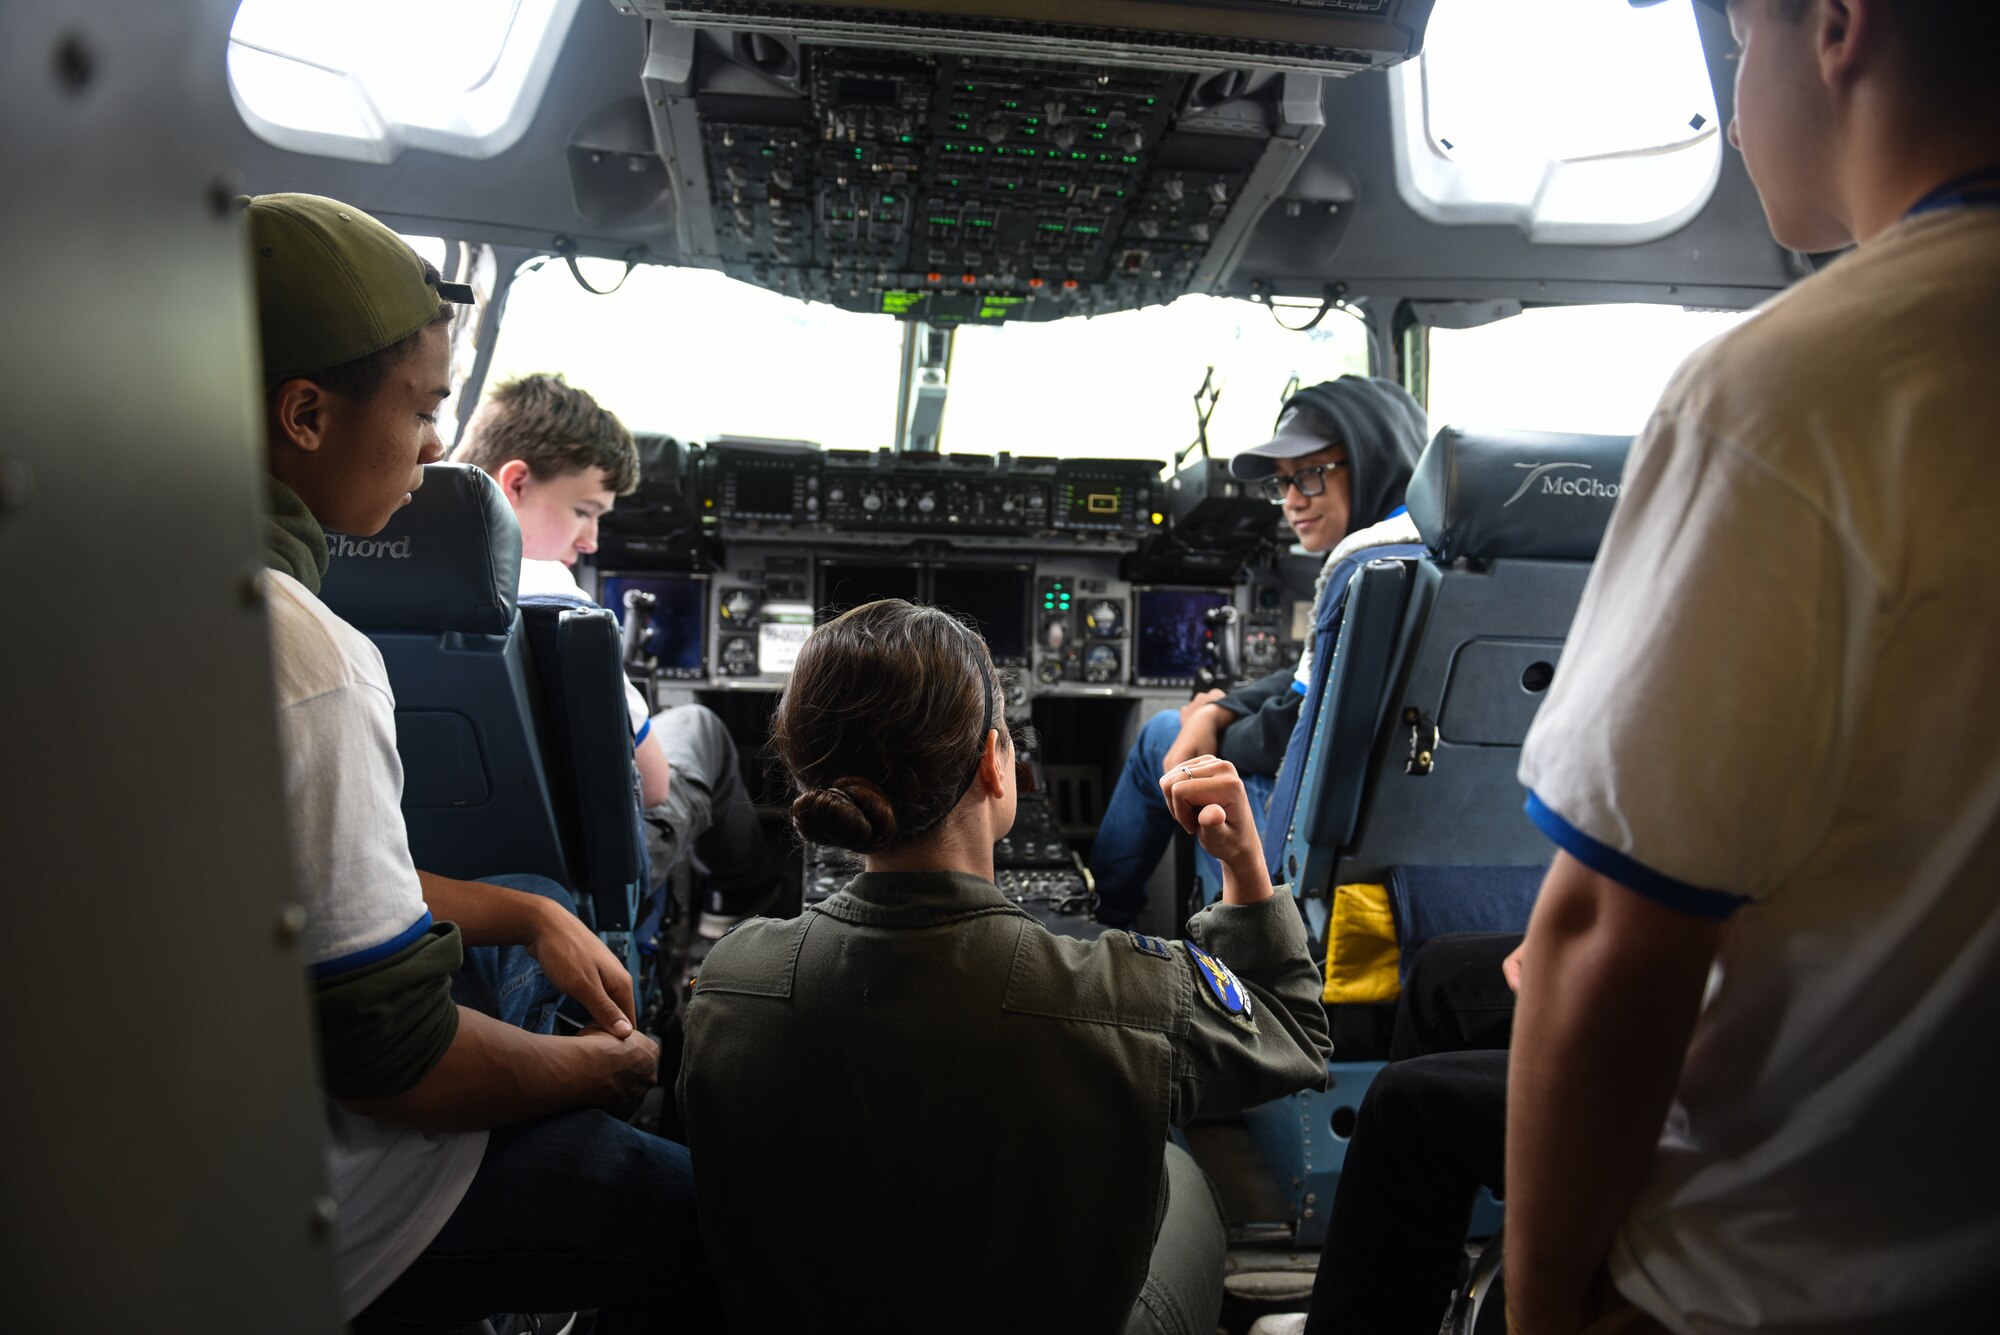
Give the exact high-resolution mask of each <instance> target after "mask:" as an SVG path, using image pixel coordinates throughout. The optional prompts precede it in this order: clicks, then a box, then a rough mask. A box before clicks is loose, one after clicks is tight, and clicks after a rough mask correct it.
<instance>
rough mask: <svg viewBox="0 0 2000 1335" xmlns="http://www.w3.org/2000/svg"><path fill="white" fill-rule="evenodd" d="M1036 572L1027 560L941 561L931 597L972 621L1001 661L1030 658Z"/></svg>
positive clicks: (1014, 663)
mask: <svg viewBox="0 0 2000 1335" xmlns="http://www.w3.org/2000/svg"><path fill="white" fill-rule="evenodd" d="M1033 584H1034V572H1033V571H1032V570H1031V569H1029V568H1028V567H1026V566H1022V567H1019V568H1016V567H1011V566H939V567H937V568H936V569H935V570H933V571H932V572H931V598H930V601H931V602H932V603H933V604H934V605H935V606H938V607H942V608H943V609H945V610H946V611H947V612H951V613H953V614H954V615H956V616H957V617H958V618H959V619H960V620H961V621H964V622H966V623H967V624H969V625H970V626H971V627H972V628H973V629H974V630H976V631H978V632H979V634H980V636H981V637H982V638H983V639H985V641H986V648H987V651H988V652H990V653H991V654H992V655H993V661H994V662H995V663H997V664H999V665H1000V666H1002V667H1025V666H1026V665H1027V662H1028V603H1029V601H1030V598H1031V596H1032V594H1033Z"/></svg>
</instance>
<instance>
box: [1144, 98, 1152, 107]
mask: <svg viewBox="0 0 2000 1335" xmlns="http://www.w3.org/2000/svg"><path fill="white" fill-rule="evenodd" d="M1146 105H1147V106H1149V107H1150V106H1152V105H1153V99H1152V98H1150V97H1149V98H1147V99H1146Z"/></svg>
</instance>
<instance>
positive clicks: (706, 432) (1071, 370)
mask: <svg viewBox="0 0 2000 1335" xmlns="http://www.w3.org/2000/svg"><path fill="white" fill-rule="evenodd" d="M622 269H623V266H622V265H618V264H612V263H609V262H605V261H588V260H586V261H583V273H584V276H585V277H586V278H588V279H589V280H590V282H591V284H592V285H593V286H595V287H600V288H604V287H610V286H611V285H612V284H613V283H615V282H617V280H618V277H619V275H620V273H621V271H622ZM1280 318H1283V319H1285V320H1287V321H1289V322H1291V323H1294V324H1303V323H1305V322H1306V320H1307V319H1309V318H1310V312H1306V313H1299V312H1276V313H1274V312H1273V311H1272V310H1271V309H1269V308H1267V307H1265V306H1262V305H1259V304H1257V303H1254V302H1250V301H1242V300H1234V299H1228V298H1222V297H1206V296H1189V297H1183V298H1181V299H1180V300H1179V301H1176V302H1174V303H1172V304H1171V305H1166V306H1153V307H1148V308H1146V309H1143V310H1137V311H1122V312H1118V313H1115V314H1110V315H1102V316H1098V317H1095V318H1093V319H1087V320H1086V319H1070V320H1059V321H1054V322H1051V323H1026V324H1011V325H998V326H989V327H983V328H982V327H967V328H961V329H960V330H959V331H958V334H957V338H956V341H955V345H954V348H953V352H952V359H951V365H950V368H949V380H948V383H949V385H950V396H949V399H948V401H947V406H946V409H945V417H944V432H943V436H942V440H941V444H942V447H943V448H944V449H945V450H947V451H950V452H954V453H967V454H997V453H999V452H1001V451H1003V450H1005V451H1011V452H1012V453H1014V454H1046V455H1057V456H1080V455H1088V456H1091V457H1096V458H1105V457H1112V458H1143V459H1157V460H1161V461H1164V460H1166V459H1168V458H1170V457H1171V456H1172V455H1173V454H1174V453H1175V452H1176V451H1178V450H1180V449H1182V448H1184V447H1186V446H1187V445H1189V444H1190V443H1191V442H1192V441H1193V440H1194V439H1195V435H1196V430H1197V425H1196V416H1195V406H1194V396H1195V392H1196V391H1197V390H1198V389H1200V388H1201V386H1202V383H1203V380H1204V379H1205V378H1207V377H1208V375H1209V371H1210V368H1211V367H1213V371H1214V374H1213V379H1212V380H1211V381H1210V383H1211V385H1212V386H1219V387H1220V388H1221V391H1222V393H1221V397H1220V398H1219V399H1218V400H1217V402H1216V405H1215V410H1214V413H1213V415H1212V416H1211V417H1210V419H1209V423H1208V436H1209V445H1210V448H1211V449H1212V450H1213V451H1214V453H1216V454H1217V455H1225V454H1231V453H1234V452H1235V451H1237V450H1239V449H1242V448H1244V447H1245V446H1249V445H1255V444H1257V443H1258V442H1260V441H1263V440H1266V439H1269V437H1270V433H1271V426H1272V422H1273V420H1274V419H1275V418H1276V417H1277V414H1278V407H1279V404H1280V403H1281V402H1282V401H1283V399H1284V396H1285V393H1286V387H1287V385H1288V384H1290V383H1292V382H1293V381H1294V380H1296V381H1297V382H1298V383H1300V384H1307V385H1310V384H1313V383H1315V382H1317V381H1320V380H1328V379H1332V378H1333V377H1335V376H1340V375H1346V374H1349V373H1362V374H1365V373H1366V372H1367V371H1368V346H1367V337H1366V332H1365V330H1364V329H1363V327H1362V325H1361V322H1360V320H1359V319H1357V318H1356V317H1355V316H1353V315H1352V314H1348V313H1345V312H1341V311H1334V312H1331V313H1329V314H1328V315H1327V316H1326V317H1325V318H1324V319H1323V320H1322V321H1321V322H1320V323H1319V325H1318V326H1317V327H1315V328H1313V329H1311V330H1308V331H1305V332H1299V331H1298V330H1295V329H1288V328H1285V327H1284V326H1283V325H1281V324H1280V323H1279V320H1280ZM902 340H903V326H902V325H901V324H900V323H898V322H897V321H895V320H893V319H890V318H889V317H887V316H883V315H863V314H858V313H855V312H852V311H843V310H839V309H836V308H835V307H832V306H827V305H823V304H816V303H807V302H803V301H798V300H796V299H794V298H791V297H784V296H779V295H777V294H775V293H771V292H766V291H763V290H762V289H759V288H756V287H752V286H750V285H748V284H746V283H739V282H737V281H735V280H734V279H730V278H727V277H724V276H723V275H721V274H718V273H714V272H711V271H707V270H699V269H676V268H663V267H658V266H642V267H640V268H638V269H635V270H634V271H633V272H632V275H631V277H630V278H629V279H628V280H627V281H626V282H625V284H624V286H623V287H621V288H619V289H618V291H617V292H615V293H613V294H611V295H609V296H595V295H592V294H591V293H588V292H586V291H584V290H583V289H582V288H581V287H580V286H579V285H578V284H577V283H576V281H575V279H574V278H572V277H571V275H570V272H569V270H568V268H567V267H566V266H565V265H563V264H561V263H559V262H555V261H550V262H547V263H545V264H542V265H541V266H540V267H539V268H537V269H534V270H532V271H529V272H524V273H522V274H521V275H520V276H519V277H518V278H517V279H516V280H515V282H514V286H513V290H512V292H511V293H510V294H509V296H508V300H507V310H506V315H505V319H504V321H503V323H502V325H501V331H500V338H499V341H498V344H497V346H496V349H495V352H494V360H493V366H492V370H491V373H490V374H489V376H488V378H487V383H488V384H489V385H490V384H492V383H494V382H495V381H497V380H501V379H505V378H506V377H508V376H513V375H523V374H528V373H530V372H535V371H563V372H565V373H567V374H568V376H569V377H570V379H571V380H572V381H574V382H575V383H576V384H578V385H582V386H584V387H586V388H588V389H589V390H590V392H591V394H592V395H594V396H595V397H596V398H597V399H598V400H599V401H600V402H602V403H603V404H604V405H605V406H606V407H608V408H610V409H611V410H612V411H613V412H615V413H617V414H618V415H619V416H620V418H622V419H623V420H624V421H625V422H626V423H628V424H629V425H631V426H632V427H633V428H634V429H635V430H646V431H659V432H664V433H666V434H668V435H672V436H676V437H678V438H681V439H684V440H700V439H704V438H708V437H712V436H718V435H724V434H727V435H738V436H773V437H780V438H787V439H802V440H811V441H816V442H818V443H819V444H821V445H824V446H826V447H827V448H829V449H876V448H878V447H880V446H884V445H888V444H890V443H891V442H892V440H893V439H894V435H895V426H896V388H897V374H898V367H899V364H900V357H901V353H902Z"/></svg>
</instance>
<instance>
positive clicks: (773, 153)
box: [757, 148, 778, 158]
mask: <svg viewBox="0 0 2000 1335" xmlns="http://www.w3.org/2000/svg"><path fill="white" fill-rule="evenodd" d="M757 151H758V152H759V153H761V154H763V156H765V157H767V158H775V157H777V156H778V150H777V149H775V148H760V149H758V150H757Z"/></svg>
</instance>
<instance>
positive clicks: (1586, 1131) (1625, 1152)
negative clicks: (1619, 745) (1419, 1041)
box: [1506, 854, 1717, 1335]
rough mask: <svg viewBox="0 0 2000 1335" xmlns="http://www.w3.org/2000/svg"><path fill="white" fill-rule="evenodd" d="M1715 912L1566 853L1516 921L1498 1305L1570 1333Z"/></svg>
mask: <svg viewBox="0 0 2000 1335" xmlns="http://www.w3.org/2000/svg"><path fill="white" fill-rule="evenodd" d="M1716 930H1717V928H1716V924H1714V923H1708V922H1703V921H1701V920H1698V919H1692V918H1688V917H1685V916H1683V915H1680V914H1676V913H1673V912H1672V911H1671V910H1668V909H1665V908H1662V907H1660V906H1658V905H1656V904H1654V903H1652V902H1651V901H1649V900H1644V899H1641V898H1640V897H1639V896H1638V895H1636V894H1635V893H1634V892H1632V891H1630V890H1628V889H1626V888H1625V887H1623V886H1621V885H1619V884H1617V883H1616V882H1613V881H1610V880H1608V879H1606V878H1604V877H1601V876H1599V875H1597V874H1596V873H1595V872H1592V871H1590V870H1589V869H1588V868H1586V867H1584V866H1583V865H1582V864H1581V863H1578V862H1576V861H1575V860H1573V859H1571V858H1570V857H1569V856H1568V855H1567V854H1561V855H1558V857H1557V860H1556V864H1555V865H1554V866H1553V867H1551V868H1550V871H1549V876H1548V880H1547V881H1546V882H1545V883H1544V885H1543V888H1542V894H1541V898H1540V900H1539V902H1538V903H1537V904H1536V906H1535V912H1534V917H1533V920H1532V922H1531V924H1530V926H1529V929H1528V937H1527V941H1526V944H1525V947H1524V955H1523V962H1522V971H1521V987H1520V995H1521V1001H1520V1007H1519V1009H1518V1011H1517V1012H1516V1014H1515V1018H1514V1042H1513V1056H1512V1059H1511V1063H1510V1070H1509V1075H1508V1086H1509V1087H1508V1098H1507V1166H1506V1185H1507V1252H1506V1256H1507V1305H1508V1310H1509V1312H1510V1313H1512V1314H1513V1315H1514V1317H1515V1318H1516V1319H1517V1321H1518V1323H1519V1324H1518V1327H1517V1329H1518V1330H1520V1331H1522V1332H1526V1333H1527V1335H1570V1332H1573V1331H1575V1330H1577V1329H1580V1328H1581V1324H1582V1322H1583V1321H1584V1320H1585V1319H1586V1317H1587V1302H1588V1293H1589V1288H1590V1283H1591V1280H1592V1278H1593V1276H1594V1274H1595V1272H1596V1270H1597V1267H1598V1266H1599V1265H1600V1264H1601V1263H1602V1261H1603V1259H1604V1256H1605V1254H1606V1253H1607V1252H1608V1251H1609V1250H1610V1246H1611V1241H1612V1238H1613V1236H1614V1234H1615V1233H1616V1232H1617V1229H1618V1226H1619V1224H1620V1223H1621V1222H1622V1221H1623V1219H1624V1216H1625V1214H1626V1211H1627V1210H1629V1209H1630V1207H1631V1204H1632V1200H1633V1198H1634V1197H1635V1196H1636V1195H1637V1194H1638V1190H1639V1187H1640V1185H1641V1184H1642V1183H1643V1181H1644V1180H1645V1176H1646V1173H1647V1170H1648V1169H1649V1167H1650V1165H1651V1163H1652V1158H1653V1151H1654V1147H1655V1145H1656V1144H1657V1143H1658V1141H1659V1135H1660V1126H1661V1123H1662V1122H1663V1121H1664V1120H1665V1117H1666V1111H1667V1107H1668V1104H1669V1102H1670V1100H1671V1099H1672V1096H1673V1090H1674V1086H1675V1083H1676V1081H1677V1080H1678V1078H1679V1075H1680V1068H1681V1062H1682V1059H1683V1057H1684V1055H1685V1053H1686V1050H1687V1042H1688V1035H1689V1033H1690V1032H1691V1031H1692V1029H1693V1027H1694V1021H1695V1017H1696V1015H1697V1013H1698V1012H1699V1010H1700V1005H1701V995H1702V989H1703V985H1704V983H1705V981H1706V979H1707V976H1708V967H1709V962H1710V959H1711V958H1712V956H1713V954H1714V949H1715V939H1716Z"/></svg>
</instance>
